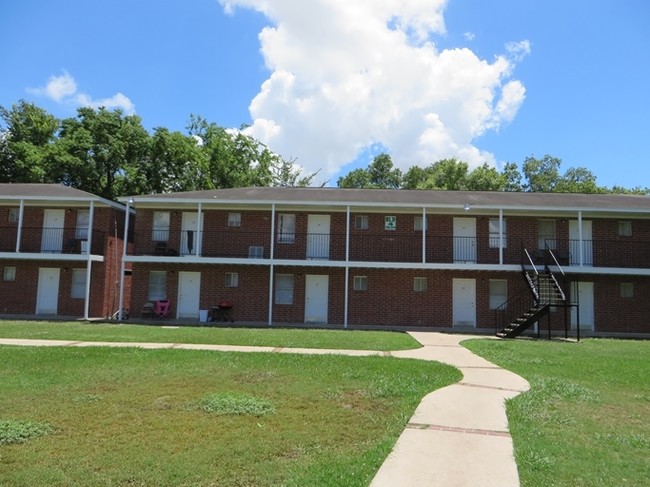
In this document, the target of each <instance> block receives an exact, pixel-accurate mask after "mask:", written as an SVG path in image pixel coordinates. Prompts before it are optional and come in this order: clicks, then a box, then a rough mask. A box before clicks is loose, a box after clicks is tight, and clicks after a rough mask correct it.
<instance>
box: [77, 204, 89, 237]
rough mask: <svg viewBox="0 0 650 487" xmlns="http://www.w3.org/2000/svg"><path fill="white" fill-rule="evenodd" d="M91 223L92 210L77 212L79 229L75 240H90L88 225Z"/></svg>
mask: <svg viewBox="0 0 650 487" xmlns="http://www.w3.org/2000/svg"><path fill="white" fill-rule="evenodd" d="M89 223H90V210H77V227H76V230H75V235H74V236H75V238H77V239H79V240H88V224H89Z"/></svg>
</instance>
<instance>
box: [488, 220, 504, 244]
mask: <svg viewBox="0 0 650 487" xmlns="http://www.w3.org/2000/svg"><path fill="white" fill-rule="evenodd" d="M501 222H502V223H503V227H501V237H502V238H503V248H506V247H507V246H508V244H507V240H506V221H505V220H501ZM489 231H490V237H489V238H490V248H493V249H498V248H499V219H498V218H490V229H489Z"/></svg>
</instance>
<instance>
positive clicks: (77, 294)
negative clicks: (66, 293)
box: [70, 269, 86, 299]
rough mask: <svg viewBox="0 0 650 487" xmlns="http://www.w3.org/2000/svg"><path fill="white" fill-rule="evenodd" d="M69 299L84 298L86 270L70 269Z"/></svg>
mask: <svg viewBox="0 0 650 487" xmlns="http://www.w3.org/2000/svg"><path fill="white" fill-rule="evenodd" d="M70 297H71V298H74V299H84V298H85V297H86V269H72V285H71V287H70Z"/></svg>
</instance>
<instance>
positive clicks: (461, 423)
mask: <svg viewBox="0 0 650 487" xmlns="http://www.w3.org/2000/svg"><path fill="white" fill-rule="evenodd" d="M410 335H411V336H413V337H414V338H415V339H416V340H417V341H419V342H420V343H421V344H422V348H419V349H416V350H404V351H397V352H390V353H388V352H377V351H367V350H323V349H300V348H277V347H276V348H274V347H246V346H234V345H203V344H179V343H139V342H85V341H72V340H29V339H9V338H3V339H0V345H20V346H71V347H138V348H145V349H185V350H214V351H222V352H269V353H270V352H275V353H302V354H321V355H324V354H332V355H352V356H371V355H385V356H394V357H402V358H414V359H418V360H434V361H438V362H444V363H447V364H450V365H453V366H454V367H457V368H458V369H460V370H461V372H462V373H463V379H462V380H461V381H460V382H458V383H456V384H453V385H450V386H447V387H444V388H442V389H439V390H437V391H434V392H432V393H430V394H428V395H426V396H425V397H424V398H423V400H422V402H421V403H420V405H419V406H418V408H417V409H416V411H415V413H414V414H413V417H412V418H411V420H410V421H409V423H408V425H407V427H406V429H405V430H404V432H403V433H402V434H401V435H400V437H399V439H398V440H397V443H396V444H395V447H394V448H393V451H392V452H391V453H390V455H389V456H388V458H387V459H386V461H385V462H384V464H383V465H382V466H381V467H380V469H379V471H378V472H377V475H376V476H375V478H374V479H373V481H372V483H371V487H394V486H400V487H419V486H427V487H429V486H444V487H461V486H472V487H477V486H485V487H489V486H495V487H496V486H498V487H511V486H513V487H514V486H518V485H519V476H518V474H517V465H516V464H515V461H514V457H513V449H512V439H511V438H510V434H509V433H508V421H507V418H506V414H505V400H506V399H508V398H511V397H514V396H516V395H518V394H520V393H521V392H524V391H526V390H528V388H529V385H528V382H526V381H525V380H524V379H522V378H521V377H519V376H518V375H516V374H513V373H511V372H508V371H507V370H504V369H502V368H500V367H498V366H496V365H494V364H492V363H490V362H488V361H487V360H484V359H482V358H480V357H478V356H476V355H474V354H473V353H471V352H470V351H469V350H467V349H465V348H464V347H462V346H461V345H460V342H461V341H463V340H466V339H468V338H478V337H477V336H475V335H451V334H444V333H435V332H412V333H410Z"/></svg>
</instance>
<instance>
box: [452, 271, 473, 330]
mask: <svg viewBox="0 0 650 487" xmlns="http://www.w3.org/2000/svg"><path fill="white" fill-rule="evenodd" d="M453 315H454V316H453V320H454V326H476V279H454V280H453Z"/></svg>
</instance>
